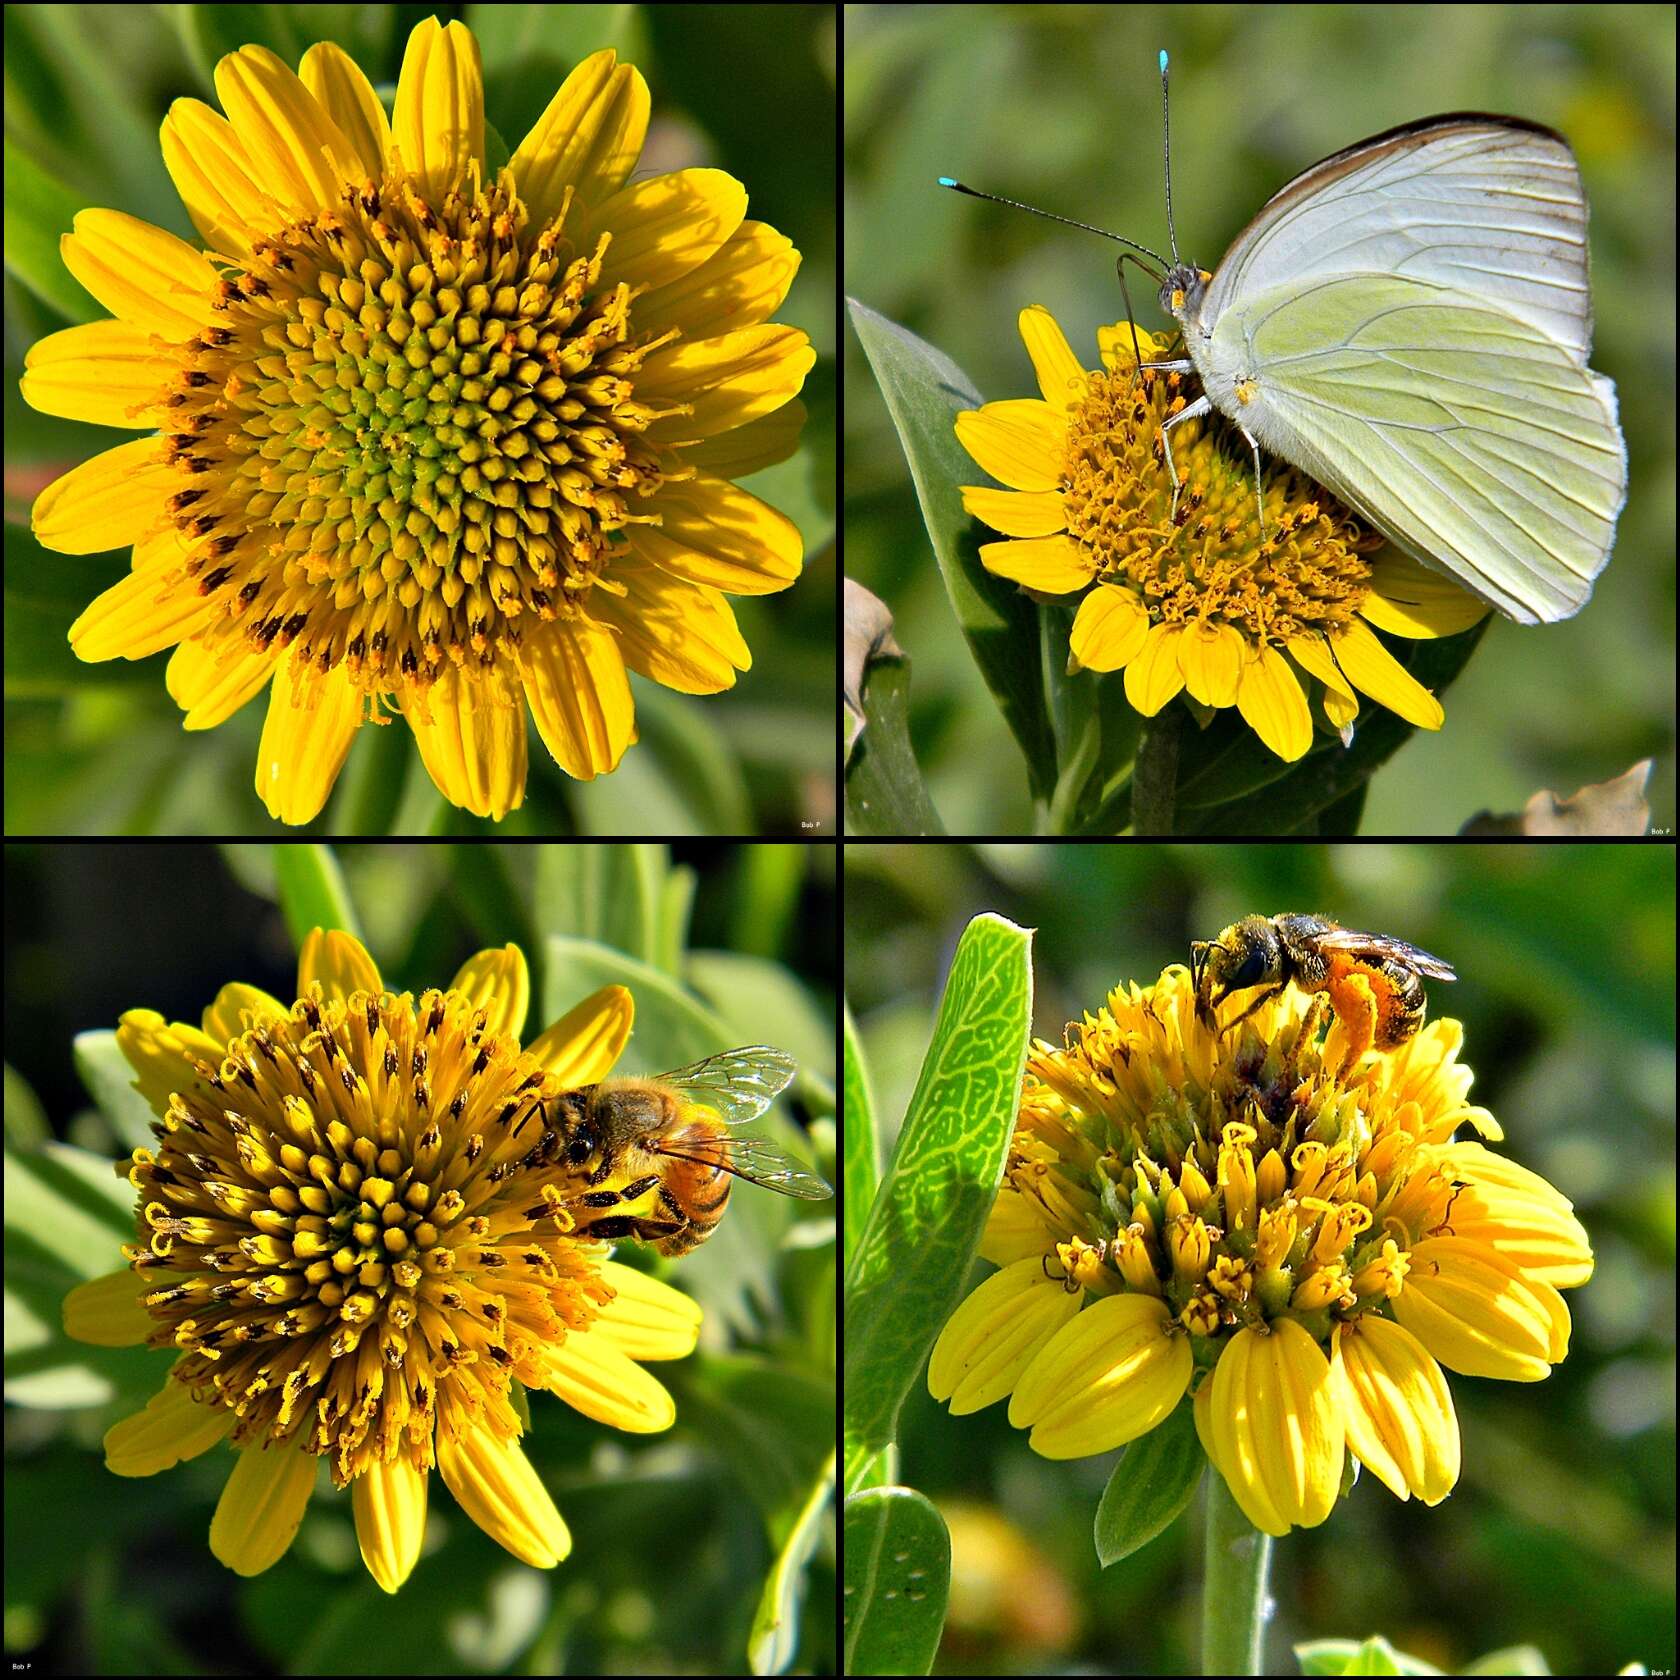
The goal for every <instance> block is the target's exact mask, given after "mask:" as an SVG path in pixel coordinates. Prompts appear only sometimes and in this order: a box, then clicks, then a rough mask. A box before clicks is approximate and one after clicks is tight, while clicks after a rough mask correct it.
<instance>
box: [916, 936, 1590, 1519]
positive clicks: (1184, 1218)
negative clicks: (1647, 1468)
mask: <svg viewBox="0 0 1680 1680" xmlns="http://www.w3.org/2000/svg"><path fill="white" fill-rule="evenodd" d="M1335 1007H1336V1009H1337V1010H1338V1011H1345V1012H1346V1014H1347V1015H1348V1016H1349V1017H1352V1018H1350V1019H1344V1018H1343V1017H1342V1015H1341V1014H1337V1015H1336V1016H1335V1017H1334V1019H1333V1020H1332V1021H1331V1024H1330V1027H1329V1031H1328V1034H1327V1035H1323V1036H1321V1029H1323V1027H1324V1025H1325V1022H1326V1020H1327V1018H1329V1017H1330V1016H1331V1000H1330V998H1329V997H1328V996H1327V995H1326V994H1325V993H1323V992H1320V993H1317V994H1309V993H1307V992H1305V991H1303V990H1301V989H1299V988H1298V987H1296V986H1293V985H1291V986H1288V987H1285V988H1284V989H1282V990H1281V991H1279V992H1278V993H1277V994H1276V995H1275V996H1274V997H1272V998H1270V999H1269V1000H1268V1001H1265V1002H1263V1003H1261V1004H1260V1005H1259V1007H1257V1008H1256V1009H1254V1011H1253V1013H1252V1014H1250V1015H1247V1016H1246V1017H1243V1018H1241V1024H1240V1027H1238V1022H1237V1018H1233V1019H1232V1020H1231V1021H1230V1023H1229V1024H1230V1025H1231V1026H1232V1027H1233V1028H1237V1030H1234V1031H1231V1032H1228V1033H1226V1034H1224V1035H1223V1036H1216V1034H1215V1031H1214V1030H1213V1028H1212V1026H1210V1025H1209V1024H1207V1023H1205V1022H1204V1021H1203V1020H1201V1019H1199V1018H1198V1015H1197V1011H1196V998H1195V992H1194V987H1193V985H1192V983H1191V978H1190V975H1189V974H1188V972H1187V971H1186V970H1185V969H1184V968H1182V967H1178V966H1176V965H1175V966H1174V967H1172V968H1169V969H1167V971H1166V972H1165V973H1164V974H1163V975H1162V976H1161V978H1160V980H1159V982H1157V983H1156V984H1155V985H1154V986H1150V987H1139V986H1136V985H1129V986H1126V987H1121V988H1116V990H1115V991H1114V992H1113V993H1111V994H1110V996H1109V999H1108V1004H1107V1007H1106V1008H1103V1009H1100V1010H1098V1011H1097V1013H1096V1014H1095V1015H1090V1014H1087V1015H1086V1016H1085V1018H1084V1020H1083V1021H1082V1022H1081V1023H1079V1024H1076V1025H1074V1026H1072V1027H1070V1028H1069V1030H1068V1035H1067V1044H1066V1046H1065V1047H1063V1048H1056V1047H1053V1046H1051V1045H1049V1044H1046V1043H1043V1042H1042V1041H1041V1042H1039V1043H1038V1044H1036V1045H1035V1046H1034V1048H1033V1050H1032V1052H1031V1053H1030V1054H1029V1056H1028V1059H1027V1075H1026V1079H1025V1083H1024V1086H1023V1091H1022V1098H1021V1107H1020V1114H1019V1118H1018V1120H1017V1123H1016V1128H1015V1136H1014V1139H1013V1142H1012V1145H1011V1148H1010V1154H1009V1162H1008V1168H1007V1175H1006V1181H1005V1185H1004V1188H1003V1189H1002V1191H1001V1192H1000V1193H999V1196H998V1199H997V1203H996V1207H995V1210H994V1213H993V1216H992V1220H991V1222H990V1224H989V1225H988V1228H987V1233H986V1239H985V1242H984V1243H983V1245H982V1249H981V1252H982V1254H983V1255H984V1256H985V1257H986V1258H987V1259H989V1260H992V1261H993V1262H995V1263H996V1264H997V1265H999V1266H1000V1268H1001V1269H1000V1270H999V1271H998V1272H996V1273H995V1274H994V1275H993V1276H992V1277H990V1278H988V1279H987V1280H986V1281H985V1282H984V1283H982V1284H981V1285H980V1287H979V1288H978V1289H976V1290H975V1291H974V1292H973V1294H972V1295H970V1296H969V1297H968V1299H967V1300H966V1301H964V1302H963V1304H962V1305H961V1306H960V1307H959V1308H958V1309H957V1311H956V1312H955V1313H954V1314H953V1315H952V1317H951V1319H950V1321H949V1323H947V1324H946V1326H945V1328H944V1329H943V1330H942V1331H941V1333H940V1336H939V1340H938V1342H937V1344H936V1346H935V1348H934V1352H933V1357H932V1359H931V1360H930V1361H929V1365H928V1388H929V1391H930V1392H931V1393H932V1394H933V1396H934V1398H935V1399H937V1400H945V1401H949V1402H950V1406H951V1410H952V1412H953V1413H961V1412H970V1411H975V1410H977V1409H978V1408H980V1407H982V1406H986V1405H990V1404H992V1403H993V1402H995V1401H997V1400H1001V1399H1003V1398H1005V1397H1006V1396H1007V1397H1009V1420H1010V1422H1011V1423H1013V1424H1015V1425H1017V1426H1018V1427H1020V1428H1024V1429H1029V1430H1031V1432H1032V1433H1031V1435H1030V1437H1029V1439H1030V1443H1031V1445H1032V1446H1033V1448H1034V1449H1035V1450H1037V1451H1038V1452H1040V1453H1043V1454H1044V1455H1045V1456H1047V1457H1050V1458H1072V1457H1079V1456H1084V1455H1087V1454H1092V1453H1101V1452H1108V1451H1110V1450H1111V1449H1113V1448H1114V1447H1117V1446H1120V1445H1122V1444H1123V1443H1125V1442H1127V1441H1131V1440H1135V1439H1136V1438H1138V1437H1139V1436H1142V1435H1144V1434H1147V1433H1148V1432H1149V1431H1150V1430H1152V1429H1153V1428H1155V1426H1156V1425H1157V1424H1159V1423H1160V1422H1162V1421H1163V1420H1164V1419H1165V1418H1167V1417H1168V1416H1169V1415H1171V1414H1172V1413H1173V1412H1174V1411H1175V1410H1176V1409H1177V1407H1178V1406H1179V1405H1180V1403H1181V1402H1183V1400H1184V1399H1185V1397H1186V1395H1187V1394H1190V1395H1192V1396H1193V1405H1194V1417H1195V1422H1196V1427H1197V1432H1198V1434H1199V1436H1200V1439H1201V1441H1202V1444H1203V1447H1204V1448H1205V1450H1206V1452H1207V1456H1208V1459H1209V1461H1210V1462H1211V1463H1212V1464H1213V1466H1214V1467H1215V1468H1216V1469H1217V1470H1218V1471H1219V1473H1220V1474H1221V1475H1222V1476H1223V1477H1224V1478H1225V1481H1226V1483H1227V1485H1228V1486H1229V1487H1230V1490H1231V1493H1232V1495H1233V1497H1234V1498H1235V1500H1236V1502H1237V1504H1238V1505H1239V1506H1240V1507H1241V1508H1242V1510H1243V1512H1244V1514H1245V1515H1246V1516H1247V1517H1248V1519H1249V1521H1250V1522H1252V1523H1253V1524H1254V1525H1255V1526H1256V1527H1257V1528H1259V1529H1262V1530H1264V1531H1265V1532H1266V1533H1268V1534H1282V1533H1285V1532H1286V1531H1287V1530H1288V1529H1289V1528H1290V1527H1292V1526H1303V1527H1310V1526H1312V1525H1314V1524H1317V1523H1320V1522H1322V1521H1323V1520H1324V1519H1325V1517H1327V1516H1328V1515H1329V1513H1330V1511H1331V1509H1332V1508H1333V1506H1334V1504H1335V1501H1336V1499H1337V1497H1338V1495H1339V1493H1340V1491H1341V1488H1342V1486H1343V1470H1344V1461H1345V1455H1346V1453H1347V1452H1352V1454H1353V1455H1354V1457H1355V1458H1357V1459H1358V1460H1359V1462H1360V1463H1361V1464H1363V1465H1364V1466H1365V1467H1366V1468H1367V1469H1368V1470H1370V1471H1371V1473H1372V1474H1373V1475H1375V1476H1376V1477H1377V1478H1378V1479H1379V1480H1380V1481H1382V1482H1383V1484H1384V1485H1385V1486H1387V1487H1388V1488H1389V1489H1390V1490H1391V1491H1392V1492H1393V1493H1395V1494H1396V1495H1397V1496H1398V1497H1400V1498H1401V1499H1406V1498H1409V1497H1411V1496H1413V1495H1416V1496H1417V1497H1418V1498H1419V1499H1422V1500H1423V1501H1424V1502H1425V1503H1426V1504H1430V1505H1434V1504H1436V1503H1438V1502H1439V1501H1440V1500H1442V1499H1443V1498H1445V1497H1446V1495H1447V1494H1448V1493H1449V1492H1451V1491H1452V1488H1453V1486H1454V1484H1455V1483H1456V1481H1457V1479H1458V1471H1459V1437H1458V1423H1457V1419H1456V1417H1455V1415H1454V1412H1453V1406H1452V1397H1451V1394H1450V1393H1449V1391H1448V1388H1447V1381H1446V1376H1445V1374H1444V1373H1445V1371H1457V1372H1460V1373H1464V1374H1468V1375H1475V1376H1489V1377H1503V1378H1506V1379H1508V1380H1512V1381H1517V1382H1535V1381H1538V1380H1539V1379H1540V1378H1542V1377H1544V1376H1545V1375H1546V1374H1547V1373H1548V1371H1549V1370H1550V1368H1551V1366H1552V1365H1554V1364H1556V1363H1557V1362H1558V1361H1559V1360H1561V1359H1562V1358H1563V1357H1564V1355H1565V1353H1566V1352H1567V1351H1568V1342H1569V1313H1568V1310H1567V1308H1566V1307H1565V1306H1564V1304H1563V1298H1562V1296H1561V1295H1560V1293H1559V1291H1560V1290H1561V1289H1564V1288H1567V1287H1570V1286H1573V1285H1576V1284H1581V1283H1584V1282H1585V1281H1586V1280H1587V1278H1588V1277H1590V1276H1591V1273H1592V1252H1591V1249H1590V1247H1589V1245H1588V1242H1587V1236H1586V1232H1585V1231H1584V1230H1583V1229H1582V1227H1581V1225H1580V1223H1579V1221H1578V1220H1577V1219H1576V1218H1575V1216H1574V1214H1573V1212H1572V1211H1571V1209H1570V1206H1569V1204H1568V1202H1567V1201H1565V1200H1564V1198H1563V1197H1562V1196H1561V1195H1559V1194H1558V1192H1557V1191H1556V1190H1554V1189H1553V1188H1552V1187H1551V1186H1550V1185H1549V1184H1547V1183H1546V1182H1545V1181H1544V1180H1543V1179H1541V1178H1539V1177H1538V1176H1537V1175H1535V1174H1533V1173H1531V1172H1528V1171H1527V1170H1526V1169H1524V1168H1522V1167H1520V1166H1517V1165H1515V1164H1514V1163H1512V1162H1510V1161H1507V1160H1504V1159H1502V1158H1501V1157H1499V1156H1497V1155H1495V1154H1493V1153H1492V1152H1491V1151H1490V1150H1489V1149H1488V1148H1487V1147H1486V1146H1485V1145H1484V1144H1483V1143H1481V1142H1479V1141H1459V1142H1455V1141H1453V1133H1454V1132H1455V1130H1456V1129H1457V1128H1458V1127H1460V1126H1468V1127H1469V1128H1470V1129H1471V1130H1472V1131H1473V1132H1476V1133H1479V1134H1481V1136H1482V1137H1485V1138H1489V1139H1493V1140H1496V1141H1497V1139H1498V1138H1499V1137H1500V1135H1501V1134H1500V1130H1499V1126H1498V1123H1497V1122H1496V1121H1495V1120H1494V1118H1493V1116H1492V1115H1491V1114H1489V1113H1488V1112H1487V1111H1486V1110H1485V1109H1481V1108H1477V1107H1475V1106H1474V1105H1473V1104H1471V1103H1470V1102H1469V1101H1468V1093H1469V1088H1470V1082H1471V1077H1472V1076H1471V1073H1470V1070H1469V1069H1468V1068H1466V1067H1464V1066H1463V1065H1462V1064H1460V1062H1459V1061H1458V1054H1459V1051H1460V1049H1461V1047H1462V1042H1463V1035H1462V1030H1461V1028H1460V1026H1459V1024H1458V1023H1457V1022H1456V1021H1452V1020H1442V1021H1437V1022H1434V1023H1433V1024H1431V1025H1428V1026H1425V1027H1423V1028H1422V1029H1421V1031H1418V1032H1417V1033H1416V1035H1415V1036H1413V1037H1411V1038H1410V1039H1408V1040H1407V1041H1405V1042H1403V1043H1401V1044H1399V1045H1398V1046H1397V1047H1395V1048H1391V1049H1382V1050H1376V1051H1372V1050H1369V1049H1367V1048H1365V1047H1366V1046H1369V1045H1370V1044H1371V1043H1372V1042H1373V1041H1374V1040H1375V1041H1377V1042H1381V1040H1380V1038H1379V1037H1378V1035H1377V1034H1376V1030H1375V1029H1376V1026H1377V1011H1378V1008H1379V1002H1378V1000H1377V998H1376V997H1375V996H1374V995H1373V993H1372V990H1371V988H1370V987H1368V986H1367V987H1364V988H1357V987H1353V988H1348V989H1347V990H1345V991H1343V992H1342V993H1341V994H1340V996H1339V1000H1338V1002H1337V1003H1336V1005H1335ZM1443 1368H1444V1369H1443Z"/></svg>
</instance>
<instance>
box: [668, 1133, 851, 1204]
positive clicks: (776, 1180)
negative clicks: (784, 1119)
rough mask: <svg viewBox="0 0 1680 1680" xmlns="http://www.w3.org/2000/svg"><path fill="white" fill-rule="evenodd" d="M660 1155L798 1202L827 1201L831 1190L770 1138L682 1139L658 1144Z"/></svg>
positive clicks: (669, 1139)
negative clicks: (699, 1165) (718, 1171)
mask: <svg viewBox="0 0 1680 1680" xmlns="http://www.w3.org/2000/svg"><path fill="white" fill-rule="evenodd" d="M659 1153H660V1154H661V1155H678V1156H682V1157H683V1158H685V1159H687V1160H690V1161H704V1162H706V1163H707V1164H708V1165H709V1166H714V1167H721V1168H722V1169H723V1171H725V1172H727V1173H732V1174H734V1176H735V1177H736V1178H744V1179H746V1180H747V1182H748V1183H749V1184H757V1185H760V1186H762V1187H763V1188H764V1189H766V1190H776V1191H779V1192H780V1193H781V1194H782V1195H784V1196H798V1197H799V1198H800V1200H801V1201H806V1202H822V1201H827V1200H828V1198H829V1197H830V1196H832V1195H833V1194H834V1191H833V1190H832V1189H831V1188H830V1187H829V1184H828V1181H827V1180H826V1179H824V1178H819V1177H818V1176H817V1174H816V1173H814V1172H809V1171H807V1170H806V1169H805V1168H804V1167H802V1166H800V1164H799V1163H798V1162H797V1161H796V1160H794V1158H793V1157H792V1156H791V1155H789V1154H788V1152H787V1151H786V1150H785V1149H783V1148H782V1146H781V1145H780V1144H779V1143H772V1142H771V1141H770V1139H769V1138H762V1137H739V1136H737V1135H735V1134H733V1133H731V1134H729V1135H728V1136H722V1135H719V1136H716V1137H710V1138H703V1139H699V1140H694V1141H689V1140H686V1139H684V1138H682V1137H681V1136H678V1137H676V1138H667V1139H666V1140H664V1142H662V1143H661V1145H660V1149H659Z"/></svg>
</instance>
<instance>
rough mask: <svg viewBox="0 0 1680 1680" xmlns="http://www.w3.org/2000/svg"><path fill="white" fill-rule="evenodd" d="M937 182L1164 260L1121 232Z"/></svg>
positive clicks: (960, 185)
mask: <svg viewBox="0 0 1680 1680" xmlns="http://www.w3.org/2000/svg"><path fill="white" fill-rule="evenodd" d="M939 184H940V186H942V187H949V188H950V189H951V191H952V192H960V193H966V194H967V195H968V196H969V197H970V198H984V199H987V200H989V201H990V202H991V203H993V204H1007V205H1008V206H1009V208H1010V209H1011V210H1025V211H1026V212H1027V214H1028V215H1029V216H1042V217H1043V218H1044V219H1045V220H1046V221H1047V222H1060V223H1061V224H1062V226H1063V227H1071V228H1078V229H1079V230H1080V231H1081V232H1082V233H1094V234H1096V236H1097V237H1098V238H1099V239H1112V240H1114V242H1115V243H1116V244H1119V245H1130V246H1131V248H1132V249H1133V250H1134V251H1141V252H1143V254H1144V255H1145V256H1146V257H1149V258H1151V259H1153V260H1154V261H1155V262H1162V261H1164V260H1165V259H1163V258H1162V257H1160V256H1159V255H1157V254H1156V253H1155V252H1154V251H1151V250H1150V249H1149V247H1148V246H1147V245H1140V244H1138V242H1137V241H1136V240H1135V239H1128V238H1127V237H1126V236H1125V234H1123V233H1110V232H1109V231H1108V229H1107V228H1100V227H1092V226H1091V224H1090V223H1089V222H1076V221H1075V220H1074V219H1073V218H1072V217H1071V216H1058V215H1057V214H1056V212H1055V211H1054V210H1040V209H1039V208H1038V206H1037V205H1036V204H1023V203H1022V202H1021V201H1020V200H1019V199H1018V198H1002V197H1000V196H999V195H998V194H997V193H989V192H981V191H980V189H979V188H978V187H969V186H964V185H963V183H962V182H961V181H953V180H952V179H951V177H950V176H949V175H941V176H940V177H939Z"/></svg>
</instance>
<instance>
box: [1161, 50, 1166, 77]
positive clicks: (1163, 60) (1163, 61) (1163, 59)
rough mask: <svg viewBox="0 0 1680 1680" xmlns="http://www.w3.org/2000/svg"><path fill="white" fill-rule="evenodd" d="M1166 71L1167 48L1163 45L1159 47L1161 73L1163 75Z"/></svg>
mask: <svg viewBox="0 0 1680 1680" xmlns="http://www.w3.org/2000/svg"><path fill="white" fill-rule="evenodd" d="M1166 73H1167V49H1166V48H1165V47H1163V48H1162V49H1161V74H1162V75H1163V76H1164V75H1166Z"/></svg>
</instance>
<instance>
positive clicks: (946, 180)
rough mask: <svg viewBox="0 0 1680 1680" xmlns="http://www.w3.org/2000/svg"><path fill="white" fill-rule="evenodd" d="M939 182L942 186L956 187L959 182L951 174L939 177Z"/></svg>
mask: <svg viewBox="0 0 1680 1680" xmlns="http://www.w3.org/2000/svg"><path fill="white" fill-rule="evenodd" d="M939 184H940V186H942V187H954V186H955V185H956V184H957V183H956V182H955V181H953V180H952V179H951V177H950V176H949V175H941V176H940V177H939Z"/></svg>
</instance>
